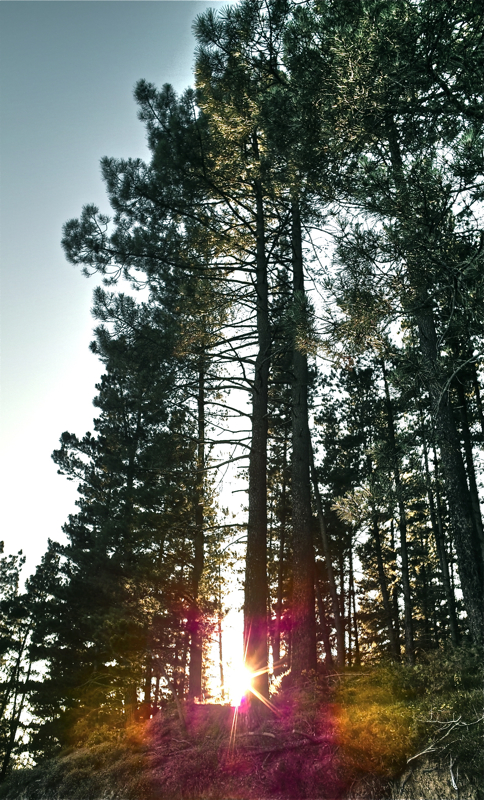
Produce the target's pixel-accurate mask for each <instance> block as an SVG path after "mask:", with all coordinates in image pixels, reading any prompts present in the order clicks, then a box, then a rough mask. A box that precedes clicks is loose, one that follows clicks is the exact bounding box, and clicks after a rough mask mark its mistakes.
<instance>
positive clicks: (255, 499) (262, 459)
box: [244, 135, 271, 702]
mask: <svg viewBox="0 0 484 800" xmlns="http://www.w3.org/2000/svg"><path fill="white" fill-rule="evenodd" d="M254 139H255V135H254ZM255 144H256V142H255ZM254 188H255V197H256V237H257V246H256V280H255V283H256V294H257V299H256V302H257V311H256V320H257V339H258V352H257V357H256V363H255V374H254V383H253V389H252V438H251V447H250V458H249V491H248V494H249V515H248V524H247V555H246V567H245V594H244V653H245V661H246V664H247V666H248V667H249V668H250V669H252V670H253V671H259V670H262V672H261V674H259V675H258V676H257V677H255V678H254V680H253V686H254V688H255V689H256V690H257V691H258V692H259V693H260V694H261V695H262V696H263V697H268V696H269V682H268V676H267V667H268V648H267V633H268V630H267V628H268V626H267V597H268V582H267V433H268V426H267V404H268V382H269V367H270V359H271V331H270V324H269V303H268V280H267V263H266V253H265V226H264V207H263V197H262V188H261V185H260V181H255V183H254ZM264 670H265V671H264ZM251 702H252V698H251Z"/></svg>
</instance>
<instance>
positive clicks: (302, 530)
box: [291, 200, 317, 678]
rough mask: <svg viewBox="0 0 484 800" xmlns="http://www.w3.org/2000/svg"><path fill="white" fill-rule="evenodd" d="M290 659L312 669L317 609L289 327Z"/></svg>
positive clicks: (303, 410) (300, 407) (301, 307)
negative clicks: (290, 388) (290, 370)
mask: <svg viewBox="0 0 484 800" xmlns="http://www.w3.org/2000/svg"><path fill="white" fill-rule="evenodd" d="M292 263H293V304H294V306H293V307H294V313H295V317H296V319H297V317H298V316H299V315H300V316H301V318H303V317H304V316H305V304H306V297H305V292H304V273H303V256H302V236H301V219H300V213H299V205H298V203H297V201H296V200H294V201H293V203H292ZM292 417H293V423H292V424H293V428H292V484H291V489H292V609H291V611H292V642H293V649H292V661H291V674H293V675H294V676H295V677H296V678H298V677H300V676H301V674H302V673H303V672H304V671H307V670H315V669H316V666H317V654H316V614H315V598H314V547H313V541H312V524H311V523H312V513H311V490H310V477H309V472H310V465H309V459H310V439H309V423H308V364H307V355H306V353H305V352H303V351H302V350H301V349H300V346H298V342H297V339H296V331H294V333H293V362H292Z"/></svg>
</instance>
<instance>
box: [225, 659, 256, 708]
mask: <svg viewBox="0 0 484 800" xmlns="http://www.w3.org/2000/svg"><path fill="white" fill-rule="evenodd" d="M253 677H254V674H253V673H252V672H251V670H250V669H248V668H247V667H244V666H242V667H239V668H238V669H236V670H234V671H233V672H232V674H231V675H230V679H229V684H228V687H227V688H228V692H229V697H230V704H231V705H232V706H235V707H239V706H240V705H241V703H242V701H243V699H244V697H245V696H246V694H247V693H248V692H250V691H252V679H253Z"/></svg>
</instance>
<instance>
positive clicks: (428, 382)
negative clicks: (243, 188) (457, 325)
mask: <svg viewBox="0 0 484 800" xmlns="http://www.w3.org/2000/svg"><path fill="white" fill-rule="evenodd" d="M386 126H387V136H388V144H389V150H390V157H391V161H392V170H393V176H394V180H395V186H396V187H397V190H398V191H399V193H400V196H401V197H400V202H401V205H402V208H406V207H407V206H409V205H410V198H409V196H408V192H407V187H406V183H405V177H404V167H403V159H402V155H401V152H400V146H399V141H398V131H397V127H396V125H395V121H394V119H393V118H392V116H391V114H389V115H388V117H387V120H386ZM421 266H422V265H421V264H420V263H419V254H418V252H417V253H413V252H411V251H409V253H408V254H407V275H408V278H409V281H410V284H411V286H412V293H411V294H412V299H411V304H409V311H410V313H411V314H412V315H413V317H414V319H415V321H416V323H417V329H418V336H419V344H420V351H421V353H422V375H423V380H424V382H425V388H426V389H427V391H428V393H429V396H430V401H431V409H432V417H433V421H434V427H435V433H436V437H437V443H438V447H439V450H440V455H441V465H442V474H443V477H444V484H445V489H446V494H447V500H448V503H449V515H450V520H451V527H452V532H453V537H454V544H455V548H456V553H457V562H458V566H459V574H460V580H461V586H462V594H463V597H464V606H465V609H466V611H467V617H468V620H469V628H470V631H471V635H472V637H473V639H474V641H475V642H476V644H479V645H482V644H483V643H484V614H483V611H484V609H483V567H482V558H481V553H480V546H479V542H478V541H476V540H477V535H476V533H475V528H474V522H473V518H472V510H471V500H470V496H469V489H468V486H467V480H466V474H465V469H464V462H463V460H462V453H461V449H460V442H459V437H458V435H457V430H456V427H455V422H454V417H453V413H452V408H451V406H450V400H449V393H448V387H447V383H446V376H445V373H444V371H443V369H442V367H441V364H440V350H439V347H438V343H437V332H436V326H435V320H434V311H433V306H432V300H431V299H430V298H429V296H428V290H427V288H426V285H425V280H424V278H423V277H422V270H421ZM427 282H428V278H427Z"/></svg>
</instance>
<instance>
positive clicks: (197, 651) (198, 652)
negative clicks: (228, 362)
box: [188, 353, 205, 698]
mask: <svg viewBox="0 0 484 800" xmlns="http://www.w3.org/2000/svg"><path fill="white" fill-rule="evenodd" d="M197 415H198V432H197V433H198V447H197V474H196V485H195V535H194V558H193V569H192V587H191V589H192V602H191V608H190V611H189V619H188V625H189V629H190V669H189V678H188V694H189V696H190V697H192V698H194V697H201V696H202V672H203V640H202V619H201V611H200V603H199V591H200V580H201V578H202V573H203V567H204V560H205V553H204V547H205V541H204V540H205V536H204V530H203V523H204V519H203V505H204V490H203V484H204V477H205V363H204V356H203V353H202V355H201V356H200V364H199V370H198V397H197Z"/></svg>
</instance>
